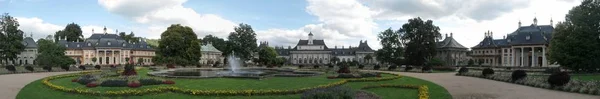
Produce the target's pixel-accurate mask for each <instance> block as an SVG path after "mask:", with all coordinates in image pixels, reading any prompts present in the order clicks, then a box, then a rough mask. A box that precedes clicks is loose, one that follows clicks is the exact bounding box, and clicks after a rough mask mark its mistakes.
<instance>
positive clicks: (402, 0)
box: [0, 0, 580, 49]
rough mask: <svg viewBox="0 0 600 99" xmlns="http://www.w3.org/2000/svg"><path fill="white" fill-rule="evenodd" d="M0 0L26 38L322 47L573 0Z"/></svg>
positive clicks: (514, 16) (477, 25)
mask: <svg viewBox="0 0 600 99" xmlns="http://www.w3.org/2000/svg"><path fill="white" fill-rule="evenodd" d="M454 1H457V0H431V1H422V0H151V1H148V0H0V12H5V13H10V15H11V16H13V17H16V18H17V19H18V20H19V22H20V23H21V27H20V28H21V29H22V30H23V31H25V32H27V33H33V34H34V38H41V37H45V36H46V35H52V34H54V32H55V31H58V30H61V29H63V28H64V26H65V25H66V24H68V23H71V22H75V23H77V24H79V25H80V26H81V27H82V31H84V35H85V36H89V35H91V30H92V29H94V30H95V32H96V33H99V32H101V28H102V27H103V26H106V27H107V28H108V29H109V33H113V31H115V30H119V31H127V32H129V31H134V32H135V33H136V36H141V37H146V38H155V39H156V38H160V33H162V31H164V30H165V29H166V27H168V26H169V25H171V24H182V25H186V26H190V27H191V28H192V29H194V31H195V32H196V34H198V35H199V37H203V36H205V35H209V34H210V35H216V36H218V37H222V38H226V36H227V34H228V33H229V32H231V31H233V27H235V26H236V25H237V24H239V23H246V24H249V25H251V26H252V27H253V28H254V30H255V31H256V33H257V39H258V40H259V41H268V42H270V43H269V44H271V46H294V45H295V43H297V41H298V40H299V39H306V38H307V34H308V33H309V32H313V34H315V37H316V38H317V39H324V40H325V41H326V44H327V45H328V46H352V45H354V46H357V45H358V44H359V43H358V42H359V41H361V40H368V41H369V42H368V43H369V45H370V46H371V47H373V48H374V49H378V48H379V47H380V45H379V43H378V42H377V41H378V40H377V38H376V35H377V34H378V33H379V32H380V31H382V30H384V29H387V28H390V27H391V28H392V29H398V28H399V27H400V26H401V25H402V24H404V23H406V21H407V20H408V19H409V18H414V17H422V18H423V19H427V20H433V21H434V24H435V25H437V26H439V27H440V28H441V31H440V32H441V33H442V34H448V33H453V34H454V38H455V39H456V40H457V41H459V42H460V43H461V44H463V45H464V46H466V47H472V46H474V45H476V44H478V43H479V41H481V40H482V39H483V33H484V32H486V31H488V30H489V31H492V32H494V37H495V38H502V36H504V35H506V34H508V33H510V32H512V31H514V30H515V29H516V27H517V26H516V25H517V22H518V21H519V20H521V21H522V22H523V24H525V25H527V24H531V21H530V20H531V19H533V17H537V18H538V19H539V20H540V22H539V23H540V24H549V22H548V20H549V19H550V18H552V19H554V22H559V21H562V20H564V15H565V14H566V13H567V12H568V10H569V9H570V8H572V7H573V6H575V5H578V4H579V2H580V1H579V0H505V1H497V0H458V1H460V3H452V2H454Z"/></svg>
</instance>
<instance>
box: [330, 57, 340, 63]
mask: <svg viewBox="0 0 600 99" xmlns="http://www.w3.org/2000/svg"><path fill="white" fill-rule="evenodd" d="M330 61H331V62H333V63H334V64H335V63H337V62H339V61H340V58H338V57H337V56H333V58H331V59H330Z"/></svg>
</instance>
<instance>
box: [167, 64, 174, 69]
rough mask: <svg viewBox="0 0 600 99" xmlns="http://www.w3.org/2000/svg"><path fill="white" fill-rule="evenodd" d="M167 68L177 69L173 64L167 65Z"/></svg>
mask: <svg viewBox="0 0 600 99" xmlns="http://www.w3.org/2000/svg"><path fill="white" fill-rule="evenodd" d="M167 68H169V69H171V68H175V65H173V64H167Z"/></svg>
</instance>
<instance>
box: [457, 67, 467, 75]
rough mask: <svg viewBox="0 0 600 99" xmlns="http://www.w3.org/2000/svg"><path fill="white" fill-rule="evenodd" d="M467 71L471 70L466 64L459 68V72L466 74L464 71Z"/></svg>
mask: <svg viewBox="0 0 600 99" xmlns="http://www.w3.org/2000/svg"><path fill="white" fill-rule="evenodd" d="M467 72H469V68H467V67H465V66H463V67H461V68H460V69H458V74H464V73H467Z"/></svg>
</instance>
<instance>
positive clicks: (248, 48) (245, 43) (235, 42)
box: [227, 23, 258, 61]
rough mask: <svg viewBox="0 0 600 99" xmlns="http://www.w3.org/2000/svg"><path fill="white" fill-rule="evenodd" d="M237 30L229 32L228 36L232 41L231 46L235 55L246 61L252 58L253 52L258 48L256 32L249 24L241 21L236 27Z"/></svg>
mask: <svg viewBox="0 0 600 99" xmlns="http://www.w3.org/2000/svg"><path fill="white" fill-rule="evenodd" d="M234 30H235V32H231V33H229V36H228V37H227V38H228V39H229V42H230V45H229V46H230V47H231V50H232V51H233V52H235V56H237V57H239V58H240V59H242V60H244V61H246V60H248V59H251V58H252V54H253V53H254V52H255V51H257V50H258V45H257V44H256V33H254V30H252V27H251V26H250V25H248V24H244V23H241V24H240V25H239V26H238V27H235V28H234Z"/></svg>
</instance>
